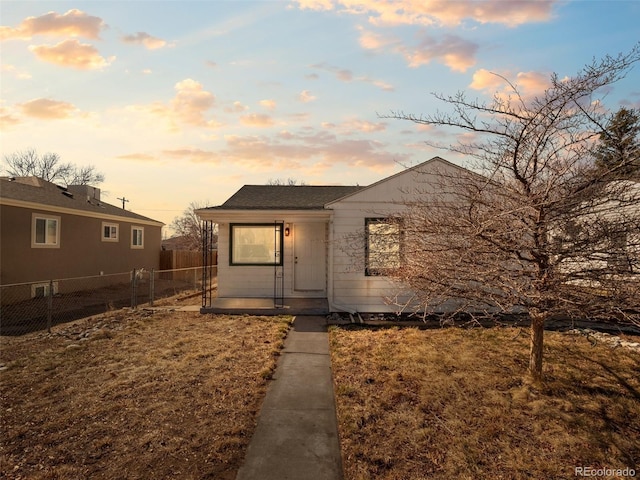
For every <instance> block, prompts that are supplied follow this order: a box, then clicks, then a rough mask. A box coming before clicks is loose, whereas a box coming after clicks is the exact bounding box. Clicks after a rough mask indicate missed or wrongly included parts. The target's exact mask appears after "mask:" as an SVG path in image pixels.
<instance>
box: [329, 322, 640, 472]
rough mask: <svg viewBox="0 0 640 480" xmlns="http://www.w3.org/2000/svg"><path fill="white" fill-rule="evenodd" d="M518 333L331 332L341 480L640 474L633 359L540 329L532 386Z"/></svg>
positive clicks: (637, 375) (637, 376)
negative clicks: (541, 356)
mask: <svg viewBox="0 0 640 480" xmlns="http://www.w3.org/2000/svg"><path fill="white" fill-rule="evenodd" d="M518 332H519V331H518V330H516V329H513V328H502V329H501V328H491V329H480V328H477V329H470V330H466V329H460V328H449V329H441V330H418V329H414V328H406V329H399V328H391V329H365V328H351V329H350V328H335V327H334V328H332V329H331V331H330V340H331V350H332V362H333V369H334V381H335V388H336V402H337V409H338V422H339V430H340V437H341V445H342V452H343V463H344V469H345V479H346V480H356V479H357V480H369V479H398V480H400V479H402V480H405V479H443V480H444V479H447V480H449V479H523V480H524V479H527V480H529V479H540V480H542V479H545V480H546V479H572V478H578V477H576V475H575V470H574V468H575V467H580V466H582V467H593V468H598V467H600V468H602V467H606V468H611V469H618V468H620V469H623V468H625V467H628V468H632V469H634V470H635V472H636V475H640V355H639V354H638V353H636V352H632V351H630V350H625V349H622V348H618V349H611V348H610V347H608V346H605V345H600V344H598V345H595V346H593V345H592V343H591V342H590V341H589V340H588V339H586V338H585V337H583V336H580V335H577V336H575V335H568V334H562V333H556V332H553V333H552V332H546V334H545V342H546V346H545V362H546V363H545V369H544V370H545V372H544V373H545V376H546V380H545V382H544V384H543V385H538V386H534V385H531V384H530V383H528V382H526V381H523V372H525V370H526V367H527V363H528V335H527V333H526V331H523V332H522V333H521V334H518ZM592 478H594V477H592ZM598 478H602V477H598ZM607 478H622V477H619V476H618V477H617V476H609V477H607Z"/></svg>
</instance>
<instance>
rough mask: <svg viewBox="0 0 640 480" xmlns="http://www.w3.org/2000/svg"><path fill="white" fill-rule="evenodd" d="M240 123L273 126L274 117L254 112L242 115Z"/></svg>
mask: <svg viewBox="0 0 640 480" xmlns="http://www.w3.org/2000/svg"><path fill="white" fill-rule="evenodd" d="M240 123H242V124H243V125H246V126H248V127H261V128H262V127H271V126H272V125H274V123H275V122H274V121H273V118H271V117H270V116H269V115H263V114H260V113H252V114H249V115H243V116H241V117H240Z"/></svg>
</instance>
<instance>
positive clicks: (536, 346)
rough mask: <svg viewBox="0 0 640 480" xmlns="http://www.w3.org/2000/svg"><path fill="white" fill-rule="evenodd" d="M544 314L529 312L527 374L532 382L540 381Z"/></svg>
mask: <svg viewBox="0 0 640 480" xmlns="http://www.w3.org/2000/svg"><path fill="white" fill-rule="evenodd" d="M545 319H546V314H544V313H542V312H531V343H530V350H529V374H530V375H531V377H532V379H533V380H534V381H540V380H542V347H543V342H544V321H545Z"/></svg>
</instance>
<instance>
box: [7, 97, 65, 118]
mask: <svg viewBox="0 0 640 480" xmlns="http://www.w3.org/2000/svg"><path fill="white" fill-rule="evenodd" d="M18 107H19V108H20V110H21V111H22V113H23V114H24V115H26V116H28V117H34V118H39V119H43V120H61V119H65V118H69V117H71V115H72V114H73V113H74V112H76V111H77V108H76V107H75V106H73V105H72V104H70V103H67V102H59V101H56V100H51V99H48V98H37V99H34V100H30V101H28V102H25V103H22V104H19V105H18Z"/></svg>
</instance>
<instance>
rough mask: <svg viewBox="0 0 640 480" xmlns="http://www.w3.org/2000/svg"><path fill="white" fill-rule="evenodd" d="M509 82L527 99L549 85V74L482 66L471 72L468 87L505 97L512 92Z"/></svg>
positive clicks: (541, 91) (540, 92)
mask: <svg viewBox="0 0 640 480" xmlns="http://www.w3.org/2000/svg"><path fill="white" fill-rule="evenodd" d="M509 83H511V84H513V85H514V86H515V87H516V88H517V90H518V91H519V92H520V94H521V96H522V97H523V98H524V99H525V100H527V99H531V98H533V97H535V96H536V95H540V94H542V93H543V92H544V91H545V89H547V88H548V87H549V74H547V73H542V72H518V73H515V74H514V73H513V72H509V71H501V72H491V71H489V70H486V69H484V68H482V69H480V70H477V71H476V72H474V74H473V80H472V82H471V84H470V85H469V88H472V89H474V90H479V91H483V92H485V93H486V94H487V95H499V96H502V97H504V98H507V97H508V96H509V95H510V94H511V93H513V92H512V89H511V86H510V85H509Z"/></svg>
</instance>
